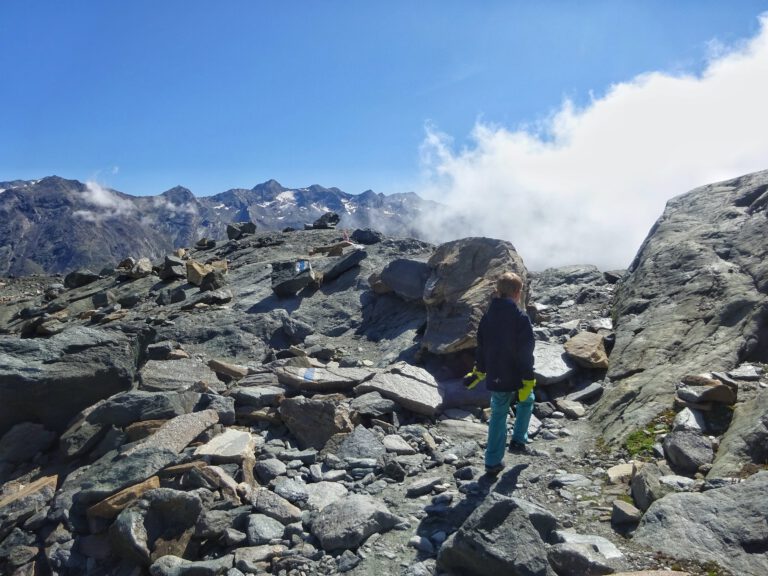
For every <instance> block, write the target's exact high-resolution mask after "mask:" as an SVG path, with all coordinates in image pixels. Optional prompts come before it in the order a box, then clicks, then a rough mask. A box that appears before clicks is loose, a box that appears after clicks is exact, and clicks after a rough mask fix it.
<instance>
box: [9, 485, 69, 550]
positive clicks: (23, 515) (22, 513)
mask: <svg viewBox="0 0 768 576" xmlns="http://www.w3.org/2000/svg"><path fill="white" fill-rule="evenodd" d="M55 492H56V476H47V477H43V478H40V479H38V480H36V481H34V482H32V483H31V484H29V485H28V486H25V487H24V488H22V489H21V490H19V491H17V492H15V493H11V492H10V491H8V493H6V494H5V495H4V496H3V497H2V498H0V541H1V540H3V539H5V538H6V536H7V535H8V534H9V533H10V532H11V530H13V528H14V527H15V526H17V525H21V524H22V523H23V522H25V521H26V520H27V519H28V518H30V517H31V516H33V515H34V514H35V513H37V512H38V511H40V510H47V508H48V504H49V503H50V501H51V499H52V498H53V496H54V493H55Z"/></svg>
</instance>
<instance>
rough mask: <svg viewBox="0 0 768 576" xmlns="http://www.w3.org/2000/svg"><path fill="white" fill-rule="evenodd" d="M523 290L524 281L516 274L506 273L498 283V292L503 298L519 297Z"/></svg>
mask: <svg viewBox="0 0 768 576" xmlns="http://www.w3.org/2000/svg"><path fill="white" fill-rule="evenodd" d="M522 289H523V280H522V279H521V278H520V276H518V275H517V274H515V273H514V272H506V273H504V274H502V275H501V277H500V278H499V279H498V280H497V281H496V292H497V293H498V294H499V296H501V297H502V298H510V297H514V296H517V294H519V293H520V291H521V290H522Z"/></svg>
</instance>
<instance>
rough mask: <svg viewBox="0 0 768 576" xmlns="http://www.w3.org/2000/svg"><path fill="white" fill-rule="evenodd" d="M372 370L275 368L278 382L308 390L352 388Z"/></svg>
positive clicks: (328, 390)
mask: <svg viewBox="0 0 768 576" xmlns="http://www.w3.org/2000/svg"><path fill="white" fill-rule="evenodd" d="M372 373H373V372H372V371H371V370H366V369H363V368H315V367H310V368H304V367H299V366H282V367H280V368H276V369H275V374H276V375H277V380H278V382H280V384H283V385H284V386H288V387H290V388H294V389H298V390H306V391H310V392H335V391H341V390H349V389H351V388H354V387H355V386H356V385H357V384H359V383H360V382H362V381H363V380H365V379H367V378H370V376H371V374H372Z"/></svg>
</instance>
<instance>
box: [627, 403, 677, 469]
mask: <svg viewBox="0 0 768 576" xmlns="http://www.w3.org/2000/svg"><path fill="white" fill-rule="evenodd" d="M674 420H675V411H674V410H665V411H664V412H662V413H661V414H659V415H658V416H656V417H655V418H654V419H653V420H651V421H650V422H648V424H646V425H645V427H644V428H641V429H640V430H635V431H634V432H632V433H631V434H629V436H627V439H626V440H624V449H625V450H626V451H627V452H628V453H629V456H630V457H632V458H637V459H640V460H648V459H651V458H653V445H654V444H655V443H656V435H657V433H666V432H669V430H670V429H671V428H672V423H673V422H674Z"/></svg>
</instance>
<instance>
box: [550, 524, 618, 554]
mask: <svg viewBox="0 0 768 576" xmlns="http://www.w3.org/2000/svg"><path fill="white" fill-rule="evenodd" d="M555 538H556V540H557V541H558V542H565V543H568V544H586V545H587V546H591V547H593V548H594V549H595V550H597V551H598V552H599V553H600V555H601V556H602V557H603V558H605V559H606V560H612V559H615V558H616V559H617V558H623V557H624V554H622V553H621V551H620V550H619V549H618V548H616V545H615V544H614V543H613V542H611V541H610V540H608V539H607V538H603V537H602V536H592V535H589V534H578V533H576V532H568V531H567V530H555Z"/></svg>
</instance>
